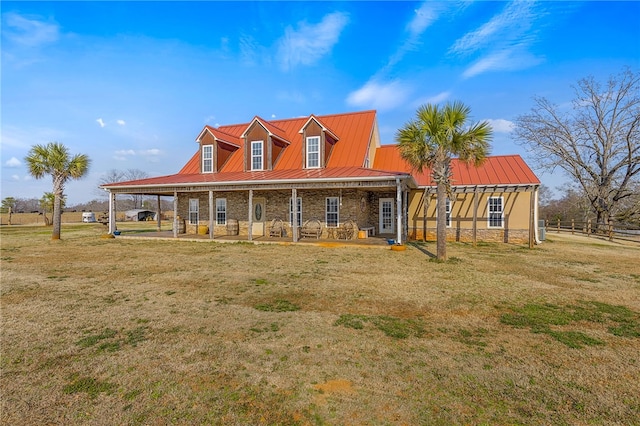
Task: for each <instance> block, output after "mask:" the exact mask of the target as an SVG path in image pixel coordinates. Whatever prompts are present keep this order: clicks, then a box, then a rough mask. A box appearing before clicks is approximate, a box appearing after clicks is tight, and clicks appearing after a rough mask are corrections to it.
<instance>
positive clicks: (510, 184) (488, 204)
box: [102, 111, 540, 242]
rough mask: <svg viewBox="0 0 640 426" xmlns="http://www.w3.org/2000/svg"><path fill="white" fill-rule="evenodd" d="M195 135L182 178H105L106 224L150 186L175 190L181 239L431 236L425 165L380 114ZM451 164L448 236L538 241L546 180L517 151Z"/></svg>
mask: <svg viewBox="0 0 640 426" xmlns="http://www.w3.org/2000/svg"><path fill="white" fill-rule="evenodd" d="M196 143H197V147H196V152H195V154H194V155H193V156H192V157H191V159H190V160H189V161H188V162H187V163H186V164H185V165H184V166H183V167H182V169H181V170H180V171H179V172H178V173H177V174H174V175H168V176H160V177H154V178H146V179H140V180H135V181H128V182H118V183H111V184H106V185H102V188H104V189H106V190H107V191H109V193H110V211H109V217H110V219H111V220H110V227H109V229H110V231H111V232H113V231H114V230H115V209H114V207H113V206H114V205H115V201H116V196H117V194H146V195H157V196H158V199H159V197H160V196H172V197H173V203H174V226H173V234H174V237H177V236H178V233H179V232H186V233H205V234H208V235H209V238H212V239H213V238H216V236H221V235H228V234H229V233H232V234H237V235H240V236H242V237H243V238H246V239H248V240H249V241H251V240H254V239H256V238H259V237H265V236H266V237H269V236H273V235H277V236H279V237H287V238H290V239H291V241H298V239H300V238H308V237H311V236H313V237H315V238H330V239H331V238H357V237H358V232H357V231H358V230H360V231H364V232H367V233H368V234H369V235H381V236H384V237H387V238H390V239H395V240H396V241H398V242H402V241H405V240H406V239H433V238H435V226H436V222H435V204H436V203H435V184H434V182H433V181H432V180H431V177H430V172H429V171H428V170H424V171H423V173H416V172H415V171H412V170H411V168H410V167H409V166H408V165H407V163H406V162H404V161H403V160H402V159H401V157H400V155H399V151H398V149H397V146H396V145H382V144H381V142H380V136H379V133H378V124H377V121H376V112H375V111H362V112H354V113H345V114H335V115H323V116H315V115H310V116H308V117H302V118H292V119H283V120H265V119H263V118H261V117H257V116H256V117H254V118H253V119H252V120H251V121H249V122H248V123H243V124H235V125H227V126H220V127H217V128H214V127H211V126H205V127H204V128H203V129H202V131H201V132H200V133H199V134H198V136H197V138H196ZM452 167H453V182H454V183H453V191H452V194H451V196H450V197H449V198H448V199H447V226H448V232H449V234H448V238H450V239H452V240H458V241H476V239H478V240H493V241H504V242H521V241H527V240H529V241H531V240H532V239H534V238H535V232H536V228H535V223H537V193H538V188H539V185H540V181H539V180H538V178H537V177H536V176H535V174H534V173H533V172H532V171H531V169H530V168H529V167H528V166H527V165H526V163H525V162H524V161H523V160H522V158H520V156H518V155H509V156H494V157H489V158H488V159H487V161H486V162H485V163H484V164H483V165H482V166H480V167H479V168H475V167H473V166H471V165H470V166H466V165H464V164H462V163H459V162H458V161H457V160H454V161H453V162H452ZM158 205H160V203H158ZM159 216H160V215H158V217H159ZM346 226H348V230H349V232H345V227H346ZM354 230H355V231H356V232H352V231H354ZM361 235H362V234H361Z"/></svg>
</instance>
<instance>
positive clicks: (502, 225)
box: [487, 196, 504, 229]
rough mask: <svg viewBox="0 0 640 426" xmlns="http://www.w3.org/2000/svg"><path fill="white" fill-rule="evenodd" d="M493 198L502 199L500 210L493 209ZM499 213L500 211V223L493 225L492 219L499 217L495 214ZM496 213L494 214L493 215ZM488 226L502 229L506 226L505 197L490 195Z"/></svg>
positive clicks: (488, 201)
mask: <svg viewBox="0 0 640 426" xmlns="http://www.w3.org/2000/svg"><path fill="white" fill-rule="evenodd" d="M492 200H500V210H499V211H498V210H495V211H492V209H491V207H492V206H491V201H492ZM497 213H500V225H492V224H491V220H492V219H494V220H495V219H497V217H496V216H495V215H496V214H497ZM492 215H494V216H492ZM487 228H493V229H500V228H504V197H502V196H500V197H489V198H488V199H487Z"/></svg>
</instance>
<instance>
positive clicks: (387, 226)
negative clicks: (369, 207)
mask: <svg viewBox="0 0 640 426" xmlns="http://www.w3.org/2000/svg"><path fill="white" fill-rule="evenodd" d="M393 210H394V209H393V198H380V211H379V216H380V224H379V228H380V233H381V234H393V233H394V232H395V224H394V220H393V216H394V214H393Z"/></svg>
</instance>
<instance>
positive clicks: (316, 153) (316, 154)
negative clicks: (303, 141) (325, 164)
mask: <svg viewBox="0 0 640 426" xmlns="http://www.w3.org/2000/svg"><path fill="white" fill-rule="evenodd" d="M306 152H307V168H310V169H313V168H318V167H320V136H310V137H308V138H307V149H306Z"/></svg>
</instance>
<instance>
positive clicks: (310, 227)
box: [300, 219, 322, 239]
mask: <svg viewBox="0 0 640 426" xmlns="http://www.w3.org/2000/svg"><path fill="white" fill-rule="evenodd" d="M320 235H322V223H321V222H320V221H319V220H318V219H310V220H307V221H306V222H305V223H304V224H303V225H302V228H300V238H311V237H315V238H316V239H318V238H320Z"/></svg>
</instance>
